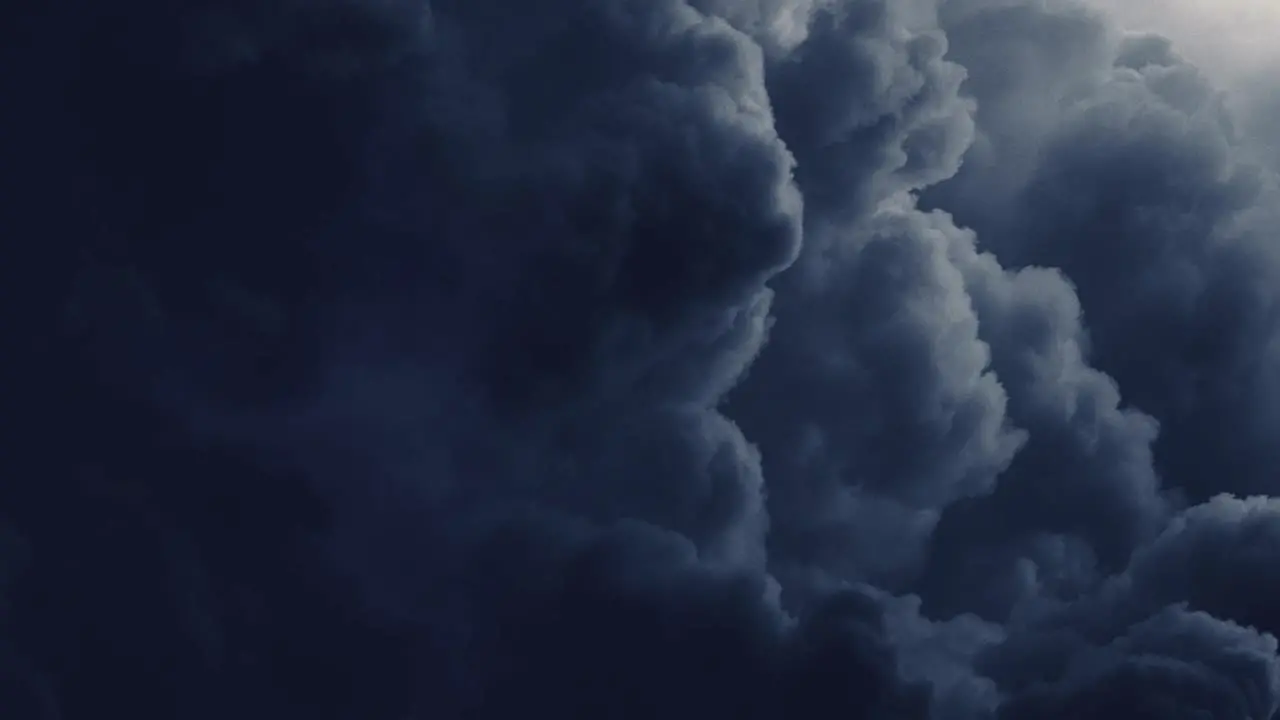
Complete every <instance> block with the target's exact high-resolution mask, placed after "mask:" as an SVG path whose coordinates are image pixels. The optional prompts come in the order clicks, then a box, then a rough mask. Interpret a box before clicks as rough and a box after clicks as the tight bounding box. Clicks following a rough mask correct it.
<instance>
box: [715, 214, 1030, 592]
mask: <svg viewBox="0 0 1280 720" xmlns="http://www.w3.org/2000/svg"><path fill="white" fill-rule="evenodd" d="M953 239H954V238H953V236H952V235H949V234H948V233H947V231H946V229H945V228H943V229H939V228H936V227H930V226H929V225H928V224H926V223H922V222H920V220H919V218H918V216H917V215H916V214H915V211H914V209H913V208H911V207H909V206H907V207H892V206H886V208H885V209H883V210H882V211H881V212H879V213H877V214H876V215H875V216H874V217H873V218H872V219H870V220H869V221H868V222H867V223H865V224H863V225H861V226H858V227H855V228H850V229H849V230H848V234H847V237H846V238H843V242H842V244H841V245H840V246H838V247H833V248H832V250H831V252H830V254H829V256H828V258H827V261H828V263H829V265H828V266H827V267H825V268H823V271H822V274H821V275H815V276H811V278H810V279H811V280H812V282H811V283H809V284H806V285H805V286H803V287H797V288H795V289H794V290H792V289H791V288H790V287H788V288H787V290H788V291H791V292H793V293H794V294H793V295H785V294H784V295H783V296H782V298H781V300H780V306H779V316H778V323H777V326H776V327H775V329H774V331H773V334H772V344H771V346H770V347H769V348H768V349H767V350H766V351H765V353H764V354H763V356H762V357H761V358H760V360H759V361H758V362H757V363H756V365H755V366H754V367H753V368H752V371H751V375H750V377H749V379H748V381H747V383H746V384H745V385H744V387H743V388H742V389H741V391H740V392H737V393H735V394H734V397H733V402H732V404H731V405H730V413H731V414H732V415H733V416H734V417H738V418H740V419H741V420H742V422H743V423H744V427H745V428H746V429H747V432H748V434H749V436H751V437H759V438H761V448H762V452H763V457H764V460H765V471H766V476H767V477H771V478H778V482H776V483H774V484H772V485H771V488H770V508H771V511H772V513H773V520H774V524H773V536H772V537H773V543H774V545H775V547H776V552H777V553H778V554H779V557H785V558H789V559H791V560H793V561H795V562H799V563H802V564H813V563H816V564H818V565H820V566H826V567H828V569H831V570H836V571H838V572H837V574H838V575H839V576H841V577H848V576H849V573H853V574H854V576H857V573H859V572H867V573H870V574H871V576H873V577H877V578H878V579H882V580H883V579H897V580H899V581H900V580H901V579H902V577H901V573H902V572H903V571H904V570H909V569H910V566H911V562H910V561H911V560H913V558H911V557H905V558H904V557H902V556H900V555H899V554H897V553H898V552H906V553H910V552H912V551H914V552H916V553H918V552H920V551H921V549H922V548H921V541H922V540H923V539H924V537H926V536H927V533H928V531H929V530H930V529H931V526H932V522H933V520H934V519H935V518H936V514H937V512H938V511H939V510H940V509H941V508H943V507H945V506H947V505H949V504H950V503H952V502H954V501H956V500H957V499H959V498H962V497H966V496H971V495H977V494H983V493H986V492H989V491H990V490H991V489H992V488H993V487H994V484H995V477H996V475H997V474H998V473H999V472H1000V471H1002V470H1004V469H1005V468H1006V467H1007V466H1008V464H1009V462H1010V461H1011V459H1012V458H1013V456H1014V453H1015V452H1016V451H1017V450H1018V448H1019V447H1020V446H1021V444H1022V442H1023V441H1024V440H1025V435H1024V434H1023V433H1021V432H1019V431H1017V430H1015V429H1013V428H1011V427H1009V426H1008V425H1007V424H1006V422H1005V408H1006V404H1007V398H1006V396H1005V393H1004V390H1003V388H1002V387H1001V386H1000V384H999V382H998V381H997V379H996V378H995V376H994V374H993V373H991V371H990V368H989V362H990V355H989V350H988V348H987V346H986V344H985V343H983V342H982V341H981V340H980V339H979V337H978V320H977V317H976V315H975V314H974V311H973V309H972V307H971V305H970V299H969V296H968V294H967V291H966V288H965V286H964V278H963V276H962V275H961V273H960V271H959V270H958V269H957V268H956V267H955V265H954V264H953V263H952V260H951V258H950V251H951V250H950V248H949V244H950V243H951V242H952V241H953ZM802 293H803V294H802ZM922 449H924V450H922ZM886 510H887V511H888V513H890V514H888V515H885V513H886ZM877 516H880V517H881V519H880V520H877ZM895 535H896V536H897V542H895V543H894V544H895V545H896V547H897V548H898V551H897V552H894V553H886V552H885V548H884V547H883V544H882V543H883V540H882V539H883V538H886V537H893V536H895ZM913 546H914V547H913ZM914 560H915V561H917V562H918V560H919V558H915V559H914ZM895 574H896V575H897V577H896V578H895Z"/></svg>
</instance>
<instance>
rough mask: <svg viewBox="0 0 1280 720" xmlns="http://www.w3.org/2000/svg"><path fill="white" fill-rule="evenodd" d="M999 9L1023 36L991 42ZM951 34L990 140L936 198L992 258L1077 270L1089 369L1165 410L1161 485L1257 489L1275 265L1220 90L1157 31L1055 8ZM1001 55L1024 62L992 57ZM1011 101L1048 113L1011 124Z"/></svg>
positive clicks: (1256, 175) (1266, 467) (1200, 494)
mask: <svg viewBox="0 0 1280 720" xmlns="http://www.w3.org/2000/svg"><path fill="white" fill-rule="evenodd" d="M997 22H999V23H1009V24H1014V25H1015V26H1016V27H1018V28H1020V29H1021V32H1019V33H1016V34H1015V33H1001V34H999V35H998V36H997V39H995V40H993V39H992V37H991V36H990V34H989V33H987V32H986V31H985V30H984V28H988V27H990V25H991V24H992V23H997ZM950 37H951V38H952V40H953V45H954V47H955V53H956V56H957V58H958V59H959V61H960V62H962V63H963V64H965V66H966V67H967V68H969V71H970V77H971V79H972V82H971V83H970V89H971V90H972V91H973V92H974V93H975V94H976V96H977V97H978V101H979V105H980V107H982V108H991V110H990V111H987V112H986V114H984V111H982V110H980V111H979V119H978V124H979V128H980V133H983V134H985V135H986V136H987V137H988V138H989V141H988V145H989V146H990V150H989V152H986V153H978V154H976V156H975V157H974V159H973V160H974V161H973V162H972V163H971V164H970V165H969V166H967V167H966V168H965V170H964V171H962V172H961V173H960V174H959V175H958V176H957V177H956V178H955V180H953V181H952V182H951V183H949V184H947V185H945V186H944V187H943V188H941V189H940V191H939V192H938V194H937V196H936V198H934V199H931V201H934V202H937V203H939V204H941V205H943V206H946V207H955V208H956V210H957V213H958V217H959V218H960V219H961V220H962V221H963V222H965V223H968V224H972V225H973V226H974V227H975V228H977V229H978V231H979V232H980V233H981V235H982V237H983V240H984V242H986V243H988V244H989V246H990V247H992V248H995V249H996V251H997V252H998V254H999V255H1000V257H1001V259H1002V260H1003V261H1005V262H1007V263H1010V264H1014V265H1023V264H1044V265H1051V266H1054V267H1059V268H1062V269H1063V271H1064V272H1066V274H1067V275H1068V276H1069V277H1070V278H1071V279H1072V281H1073V283H1074V284H1075V285H1076V287H1077V289H1078V292H1079V294H1080V299H1081V304H1082V306H1083V307H1084V309H1085V312H1086V314H1087V316H1088V317H1089V329H1090V337H1091V339H1092V348H1093V356H1094V358H1095V359H1096V362H1097V363H1098V365H1099V367H1101V368H1103V369H1104V370H1106V371H1107V372H1109V373H1110V374H1112V375H1113V376H1114V377H1115V378H1116V379H1117V381H1118V382H1119V384H1120V387H1121V388H1123V391H1124V393H1125V397H1126V399H1127V400H1129V401H1130V402H1132V403H1134V404H1135V405H1137V406H1138V407H1141V408H1142V409H1143V410H1144V411H1146V412H1149V413H1151V414H1152V415H1153V416H1154V417H1156V418H1157V419H1158V420H1159V421H1160V422H1161V426H1162V432H1161V439H1160V441H1159V443H1158V446H1157V451H1156V455H1157V462H1158V466H1159V468H1160V470H1161V474H1162V475H1164V476H1165V478H1166V480H1167V481H1168V482H1169V484H1170V485H1173V486H1176V487H1178V488H1182V489H1184V490H1186V491H1187V492H1188V493H1189V494H1190V495H1191V496H1192V497H1194V498H1196V499H1205V498H1207V497H1209V496H1211V495H1212V494H1214V493H1215V492H1218V491H1222V490H1232V491H1237V492H1245V493H1250V492H1265V491H1268V490H1269V489H1270V488H1271V485H1272V483H1273V478H1272V477H1271V474H1272V473H1271V470H1270V468H1271V467H1272V465H1274V448H1275V447H1276V446H1275V443H1274V442H1272V440H1271V435H1272V434H1273V433H1274V432H1275V429H1276V427H1277V426H1276V422H1275V418H1274V413H1273V411H1271V410H1270V408H1271V406H1272V405H1273V404H1274V403H1273V402H1272V400H1271V398H1272V397H1274V392H1275V387H1276V382H1275V373H1274V369H1273V367H1274V362H1273V357H1274V352H1273V350H1272V349H1271V346H1272V345H1273V343H1274V341H1273V338H1275V337H1276V319H1275V317H1276V313H1275V299H1274V296H1275V294H1274V292H1273V291H1272V290H1271V289H1270V288H1272V287H1273V286H1274V281H1275V273H1276V267H1277V265H1276V258H1275V251H1274V249H1273V247H1272V241H1271V240H1272V235H1273V232H1272V230H1271V228H1273V227H1274V221H1273V218H1271V217H1270V214H1269V213H1268V212H1266V211H1264V210H1262V208H1266V207H1269V206H1271V205H1272V204H1273V201H1272V200H1271V198H1272V197H1273V196H1274V194H1275V187H1276V183H1275V177H1274V175H1273V173H1272V171H1271V170H1270V169H1267V168H1265V167H1260V166H1258V165H1257V164H1256V163H1255V162H1253V159H1254V158H1256V157H1259V153H1258V152H1257V148H1255V147H1254V145H1253V141H1252V140H1251V139H1249V138H1245V137H1242V136H1241V135H1240V133H1239V131H1238V130H1236V128H1235V126H1236V125H1237V124H1238V123H1237V122H1235V121H1234V120H1233V119H1232V118H1230V117H1229V116H1228V113H1227V112H1226V110H1225V107H1226V103H1225V101H1224V98H1223V97H1222V95H1221V94H1220V93H1219V92H1218V91H1216V90H1215V88H1213V87H1212V86H1211V85H1210V84H1209V82H1208V80H1207V79H1206V78H1205V77H1204V76H1203V75H1202V74H1201V73H1200V72H1199V71H1198V70H1197V69H1196V68H1195V67H1193V66H1191V65H1190V64H1189V63H1187V62H1186V61H1185V60H1183V59H1181V58H1180V57H1179V56H1178V55H1177V53H1176V48H1173V47H1172V46H1171V44H1170V43H1169V42H1168V41H1167V40H1165V39H1163V38H1159V37H1154V36H1145V35H1137V36H1129V37H1120V36H1119V35H1118V34H1116V33H1115V32H1114V31H1109V30H1108V29H1107V28H1106V27H1105V25H1104V24H1103V23H1102V22H1101V21H1100V20H1099V19H1097V18H1096V17H1091V16H1089V15H1088V14H1086V13H1083V12H1080V11H1079V10H1078V9H1075V10H1072V9H1071V8H1070V7H1068V6H1066V5H1063V7H1062V8H1061V9H1058V10H1055V11H1053V12H1049V13H1043V12H1041V13H1036V12H1032V11H1030V10H1028V9H1026V8H1023V9H1020V10H1016V11H1015V10H1010V9H1007V8H1005V9H1000V10H986V11H981V12H977V13H975V14H973V15H970V16H968V17H963V18H958V19H956V21H955V28H954V31H953V32H951V33H950ZM1014 37H1018V38H1023V39H1019V40H1013V39H1012V38H1014ZM1005 38H1009V40H1008V41H1006V40H1005ZM1030 38H1037V39H1041V40H1040V41H1039V42H1031V41H1030V40H1029V39H1030ZM1050 38H1052V39H1053V41H1049V40H1048V39H1050ZM1006 42H1010V43H1012V45H1009V46H1006V45H1005V43H1006ZM1064 47H1068V48H1070V47H1074V48H1075V52H1074V54H1073V55H1072V57H1075V58H1078V59H1077V60H1076V61H1075V62H1063V61H1062V57H1063V53H1064V50H1063V49H1062V48H1064ZM1015 48H1020V49H1015ZM1010 52H1018V53H1020V54H1021V55H1023V56H1026V57H1028V58H1029V60H1028V61H1027V62H1024V63H1020V64H1017V65H1016V66H1014V67H1015V69H1014V70H1012V71H1011V70H1010V69H1009V68H1010V64H1008V63H1003V64H1001V63H998V62H996V61H995V58H998V57H1004V56H1006V55H1007V54H1008V53H1010ZM1010 72H1016V73H1018V74H1019V75H1018V77H1019V78H1024V77H1025V79H1020V80H1014V81H1010V80H1009V79H1008V78H1007V76H1008V75H1009V73H1010ZM1023 85H1034V86H1035V87H1036V88H1038V89H1037V90H1036V92H1037V95H1035V96H1028V95H1027V94H1026V93H1025V92H1022V91H1021V90H1019V89H1018V88H1020V87H1021V86H1023ZM1029 97H1036V98H1037V100H1036V102H1034V103H1028V102H1027V100H1028V99H1029ZM1014 103H1019V104H1020V106H1027V107H1040V108H1051V109H1052V110H1047V111H1046V112H1045V117H1041V118H1038V119H1036V120H1034V121H1026V122H1019V121H1016V120H1011V119H1010V116H1009V114H1008V113H1005V112H1004V108H1006V107H1008V106H1011V105H1013V104H1014ZM1019 149H1021V150H1019ZM989 188H991V189H994V191H989V190H988V189H989Z"/></svg>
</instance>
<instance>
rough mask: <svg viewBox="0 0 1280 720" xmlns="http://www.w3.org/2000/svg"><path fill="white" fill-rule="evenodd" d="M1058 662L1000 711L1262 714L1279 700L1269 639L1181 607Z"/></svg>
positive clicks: (1006, 714)
mask: <svg viewBox="0 0 1280 720" xmlns="http://www.w3.org/2000/svg"><path fill="white" fill-rule="evenodd" d="M1020 660H1021V661H1022V662H1023V663H1028V662H1034V661H1033V660H1030V659H1029V658H1020ZM1059 662H1064V663H1065V664H1064V666H1063V667H1062V669H1061V670H1059V671H1057V672H1054V673H1053V674H1052V676H1051V677H1050V678H1048V679H1046V680H1042V681H1039V682H1033V683H1030V684H1028V685H1026V686H1024V687H1023V688H1021V689H1019V690H1018V691H1016V692H1015V693H1014V695H1013V698H1012V699H1011V700H1010V701H1009V702H1008V703H1007V704H1005V705H1004V706H1003V707H1002V708H1001V710H1000V714H999V717H1001V718H1011V719H1012V718H1033V717H1034V718H1055V717H1063V718H1066V717H1079V716H1081V715H1091V716H1096V717H1143V718H1148V717H1149V718H1168V717H1175V718H1176V717H1195V718H1198V717H1215V718H1216V717H1238V718H1269V717H1271V716H1272V714H1273V713H1274V712H1275V711H1276V708H1277V707H1278V706H1280V666H1278V665H1277V659H1276V640H1275V638H1273V637H1271V636H1270V635H1261V634H1259V633H1257V632H1256V631H1253V630H1250V629H1248V628H1243V627H1240V626H1238V625H1235V624H1232V623H1227V622H1223V621H1220V620H1217V619H1215V618H1213V617H1211V616H1209V615H1205V614H1203V613H1192V612H1188V611H1187V610H1186V609H1185V608H1181V607H1170V608H1166V609H1165V610H1162V611H1160V612H1158V613H1156V614H1155V615H1153V616H1151V617H1150V618H1148V619H1146V620H1143V621H1141V622H1139V623H1137V624H1135V625H1133V626H1132V627H1130V628H1128V629H1127V630H1126V631H1125V632H1124V633H1123V634H1121V635H1119V636H1118V637H1116V638H1114V639H1112V640H1111V641H1110V642H1107V643H1106V644H1103V645H1099V646H1088V647H1082V648H1078V649H1077V650H1076V652H1075V653H1074V654H1072V655H1071V656H1069V657H1067V658H1063V659H1061V660H1060V661H1059Z"/></svg>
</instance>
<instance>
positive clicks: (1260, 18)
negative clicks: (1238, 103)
mask: <svg viewBox="0 0 1280 720" xmlns="http://www.w3.org/2000/svg"><path fill="white" fill-rule="evenodd" d="M1090 2H1092V3H1093V4H1094V5H1096V6H1098V7H1100V8H1103V9H1104V10H1105V11H1106V12H1107V13H1108V14H1111V15H1113V16H1114V17H1116V18H1118V19H1119V20H1120V22H1121V24H1122V25H1123V26H1124V27H1125V28H1127V29H1130V30H1151V31H1155V32H1159V33H1161V34H1162V35H1167V36H1169V37H1170V38H1172V39H1173V40H1174V42H1175V43H1176V45H1177V48H1178V50H1179V51H1180V52H1181V53H1182V54H1184V55H1186V56H1187V57H1188V58H1190V59H1191V60H1192V61H1194V62H1195V63H1196V64H1197V65H1200V66H1201V67H1203V68H1204V69H1205V70H1206V71H1208V72H1209V73H1210V74H1212V75H1215V76H1218V77H1219V78H1221V79H1228V78H1229V79H1234V80H1240V79H1246V78H1256V77H1258V76H1261V75H1264V74H1268V71H1270V73H1269V74H1273V75H1274V71H1275V65H1276V64H1277V63H1280V0H1090Z"/></svg>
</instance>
